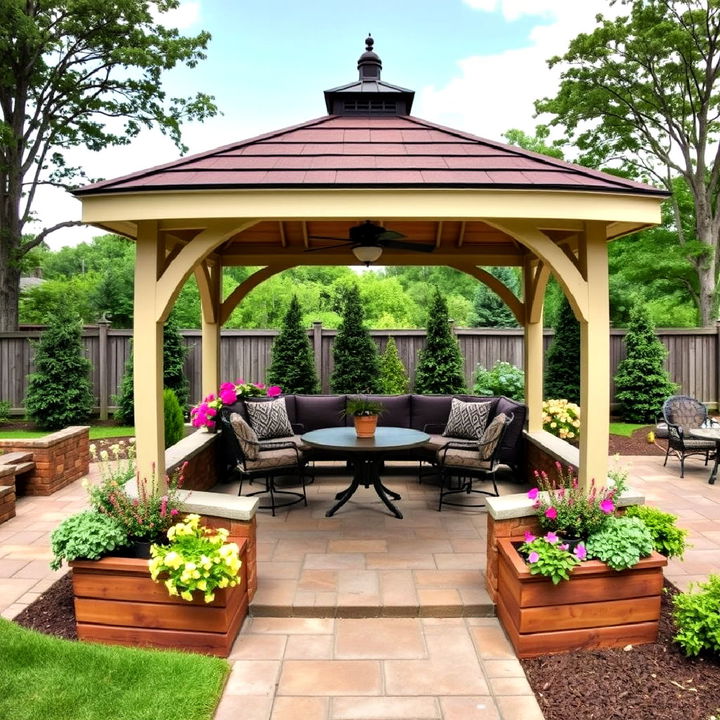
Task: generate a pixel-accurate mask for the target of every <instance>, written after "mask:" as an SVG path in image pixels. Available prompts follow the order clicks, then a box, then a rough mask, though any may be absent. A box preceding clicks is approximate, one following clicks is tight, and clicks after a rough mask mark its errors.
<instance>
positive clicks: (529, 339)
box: [523, 260, 547, 432]
mask: <svg viewBox="0 0 720 720" xmlns="http://www.w3.org/2000/svg"><path fill="white" fill-rule="evenodd" d="M546 277H547V273H543V272H542V271H541V269H540V268H539V267H538V264H537V262H536V261H535V262H533V261H531V260H528V261H527V262H526V263H525V267H524V270H523V285H524V291H523V297H524V300H525V318H524V325H525V328H524V329H525V335H524V356H525V357H524V360H525V404H526V405H527V407H528V417H527V419H528V432H538V431H539V430H542V426H543V422H542V403H543V375H544V355H545V349H544V345H543V297H544V294H545V286H546V284H547V281H546Z"/></svg>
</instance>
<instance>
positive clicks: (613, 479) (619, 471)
mask: <svg viewBox="0 0 720 720" xmlns="http://www.w3.org/2000/svg"><path fill="white" fill-rule="evenodd" d="M628 437H629V436H628ZM613 460H614V462H615V466H614V467H611V468H608V473H607V476H608V483H607V485H608V487H609V488H610V489H612V491H613V495H614V497H620V495H622V494H623V493H624V492H625V491H626V490H627V489H628V486H629V482H630V469H629V468H628V467H623V466H621V465H620V454H619V453H617V454H615V455H613Z"/></svg>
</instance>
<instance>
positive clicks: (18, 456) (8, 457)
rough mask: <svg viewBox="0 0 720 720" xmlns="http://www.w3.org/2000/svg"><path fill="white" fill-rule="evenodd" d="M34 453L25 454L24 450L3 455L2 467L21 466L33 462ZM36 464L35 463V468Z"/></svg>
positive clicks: (1, 458)
mask: <svg viewBox="0 0 720 720" xmlns="http://www.w3.org/2000/svg"><path fill="white" fill-rule="evenodd" d="M32 460H33V453H32V451H30V452H23V451H22V450H20V451H16V452H9V453H3V454H2V455H0V465H19V464H21V463H26V462H32ZM34 466H35V463H34V462H33V467H34Z"/></svg>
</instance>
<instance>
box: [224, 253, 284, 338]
mask: <svg viewBox="0 0 720 720" xmlns="http://www.w3.org/2000/svg"><path fill="white" fill-rule="evenodd" d="M291 267H295V266H294V265H290V264H284V265H268V266H267V267H264V268H260V270H256V271H255V272H254V273H253V274H252V275H250V277H246V278H245V279H244V280H243V281H242V282H241V283H240V284H239V285H238V286H237V287H236V288H235V289H234V290H233V291H232V292H231V293H230V294H229V295H228V296H227V297H226V298H225V300H224V301H223V303H222V305H221V306H220V325H221V326H222V325H224V324H225V323H226V322H227V321H228V319H229V317H230V315H231V314H232V311H233V310H234V309H235V308H236V307H237V306H238V303H239V302H240V301H241V300H242V299H243V298H244V297H245V296H246V295H247V294H248V293H249V292H250V291H251V290H254V289H255V288H256V287H257V286H258V285H259V284H260V283H262V282H264V281H265V280H267V279H269V278H271V277H272V276H273V275H277V274H278V273H280V272H282V271H283V270H289V269H290V268H291Z"/></svg>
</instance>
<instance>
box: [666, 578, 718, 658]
mask: <svg viewBox="0 0 720 720" xmlns="http://www.w3.org/2000/svg"><path fill="white" fill-rule="evenodd" d="M697 587H698V588H699V591H698V592H685V593H679V594H678V595H676V596H675V598H674V600H673V603H674V608H673V618H674V619H675V625H676V627H677V629H678V633H677V635H675V642H677V643H678V644H679V645H680V647H681V648H682V650H683V652H684V653H685V654H686V655H699V654H700V653H701V652H702V651H703V650H709V651H710V652H713V653H718V652H720V576H718V575H710V577H709V578H708V580H707V582H704V583H699V584H698V585H697Z"/></svg>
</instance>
